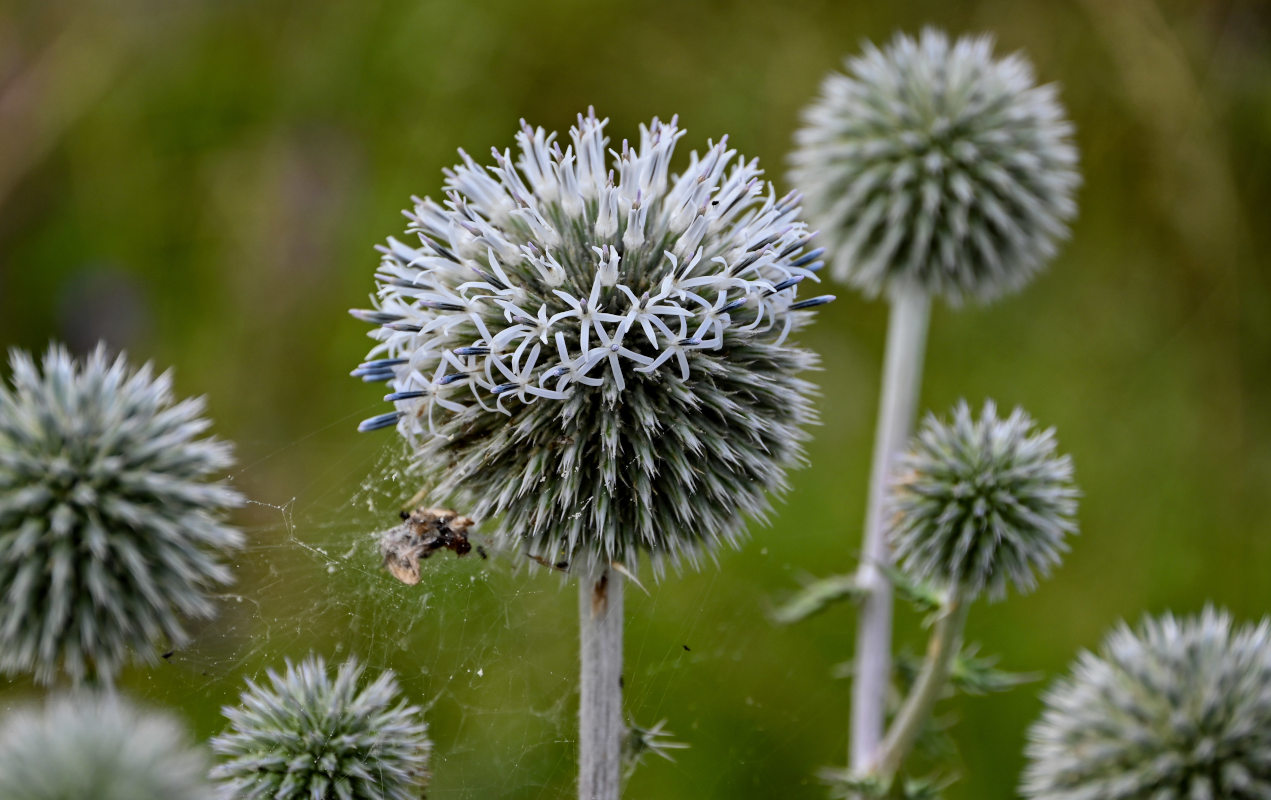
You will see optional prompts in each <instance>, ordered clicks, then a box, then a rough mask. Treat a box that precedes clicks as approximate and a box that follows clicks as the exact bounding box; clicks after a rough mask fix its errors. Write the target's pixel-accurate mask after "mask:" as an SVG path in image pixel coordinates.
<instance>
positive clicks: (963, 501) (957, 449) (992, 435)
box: [889, 401, 1078, 597]
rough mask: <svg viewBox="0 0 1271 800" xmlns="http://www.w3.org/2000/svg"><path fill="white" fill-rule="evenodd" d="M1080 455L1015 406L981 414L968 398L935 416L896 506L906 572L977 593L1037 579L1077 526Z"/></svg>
mask: <svg viewBox="0 0 1271 800" xmlns="http://www.w3.org/2000/svg"><path fill="white" fill-rule="evenodd" d="M1077 495H1078V492H1077V489H1076V487H1075V486H1074V484H1073V481H1072V460H1071V459H1070V458H1069V457H1068V456H1059V455H1056V453H1055V435H1054V431H1053V430H1046V431H1042V432H1040V433H1038V432H1035V431H1034V423H1033V420H1032V419H1031V418H1029V416H1028V415H1027V414H1025V413H1024V412H1023V411H1022V410H1020V409H1018V408H1017V409H1015V411H1014V412H1012V413H1011V415H1010V416H1009V417H1007V418H1006V419H998V416H997V407H996V406H995V405H994V404H993V402H992V401H990V402H987V403H985V404H984V409H983V411H982V412H981V413H980V416H979V418H978V419H976V418H975V417H973V416H972V415H971V410H970V408H968V407H967V404H966V403H965V402H961V403H959V404H958V405H957V407H956V408H955V409H954V411H953V420H952V421H951V422H949V423H945V422H942V421H940V420H939V419H937V418H936V417H935V416H934V415H929V416H928V417H927V418H926V419H925V420H924V421H923V424H922V427H921V429H920V430H919V431H918V433H917V435H915V436H914V438H913V440H912V441H911V442H910V447H909V451H908V452H907V453H905V454H904V455H903V456H901V458H900V463H899V469H898V471H897V475H896V479H895V483H894V484H893V485H892V490H891V497H890V500H889V502H890V504H891V508H892V511H893V512H894V516H893V518H892V522H891V537H892V544H893V546H894V548H895V553H896V558H897V560H898V561H899V562H900V563H901V564H902V565H903V567H904V569H905V571H906V572H907V573H909V574H910V575H914V576H916V577H918V578H921V579H923V580H930V581H934V582H936V583H939V584H942V585H946V586H949V585H953V584H957V585H958V586H959V587H960V588H961V589H962V591H963V592H965V593H968V594H969V595H971V596H975V595H977V594H979V593H980V592H981V591H983V590H985V589H987V590H988V591H989V593H990V595H991V596H993V597H1001V596H1002V595H1004V594H1005V593H1006V584H1007V581H1008V580H1009V581H1010V582H1011V583H1012V584H1014V585H1015V587H1016V589H1017V590H1019V591H1022V592H1023V591H1028V590H1030V589H1031V588H1032V587H1033V586H1034V585H1035V584H1036V581H1037V579H1036V575H1035V573H1041V574H1043V575H1044V574H1046V573H1047V572H1049V569H1050V567H1051V566H1053V565H1055V564H1057V563H1058V562H1059V557H1060V554H1061V553H1062V552H1064V551H1065V550H1067V544H1066V543H1065V537H1066V536H1067V535H1068V534H1071V533H1075V532H1076V529H1077V525H1076V521H1075V519H1074V515H1075V514H1076V512H1077Z"/></svg>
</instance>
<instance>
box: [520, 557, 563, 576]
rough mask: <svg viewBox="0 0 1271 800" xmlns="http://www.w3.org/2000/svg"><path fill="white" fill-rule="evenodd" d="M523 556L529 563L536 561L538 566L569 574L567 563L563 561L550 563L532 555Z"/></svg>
mask: <svg viewBox="0 0 1271 800" xmlns="http://www.w3.org/2000/svg"><path fill="white" fill-rule="evenodd" d="M525 555H526V557H527V558H529V559H530V560H531V561H537V562H538V563H539V564H542V565H543V566H545V567H548V568H550V569H555V570H560V571H561V572H569V562H568V561H566V560H564V559H561V560H560V561H557V562H555V563H552V562H551V561H550V560H548V559H546V558H543V557H542V556H536V555H534V554H533V553H526V554H525Z"/></svg>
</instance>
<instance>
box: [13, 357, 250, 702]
mask: <svg viewBox="0 0 1271 800" xmlns="http://www.w3.org/2000/svg"><path fill="white" fill-rule="evenodd" d="M9 362H10V366H11V369H12V374H11V376H10V378H9V382H8V384H6V383H4V382H3V381H0V671H3V672H5V673H7V674H13V673H18V672H33V673H34V675H35V678H36V679H37V680H39V681H41V682H43V683H49V682H51V681H52V680H53V679H54V676H55V675H56V674H57V672H58V670H59V669H60V670H63V671H65V673H66V674H67V675H69V677H70V679H71V680H72V682H75V683H78V682H80V681H82V680H84V679H85V678H86V677H87V676H89V675H90V674H91V675H92V676H94V677H95V678H96V679H98V680H100V681H103V682H105V683H109V682H110V681H111V680H112V679H113V677H114V675H115V673H116V672H117V671H118V670H119V668H120V667H121V666H122V665H123V664H124V662H125V661H126V660H127V658H128V655H129V653H130V652H131V653H132V654H133V657H134V658H138V659H140V660H143V661H147V662H153V661H155V660H156V659H155V652H154V650H155V643H156V642H157V641H159V640H166V642H167V643H169V644H173V645H180V644H182V643H184V642H185V641H186V639H187V635H186V632H185V628H184V625H183V621H182V620H183V618H187V617H188V618H206V617H211V616H212V615H213V613H214V610H215V609H214V606H213V604H212V600H211V598H210V597H209V592H210V591H211V590H213V589H215V588H216V587H218V586H220V585H222V584H225V583H228V582H229V580H230V575H229V571H228V570H227V568H226V567H225V565H224V563H223V562H222V560H221V556H222V555H224V554H225V553H226V552H227V551H230V550H232V549H234V548H237V547H239V546H241V543H242V535H241V534H240V533H239V532H238V531H236V530H234V529H233V528H230V527H228V526H227V525H225V524H224V523H223V521H222V516H223V512H224V511H225V509H227V508H230V507H233V506H237V505H239V504H240V503H241V502H242V498H241V497H240V495H239V494H238V493H237V492H235V491H233V490H232V489H230V488H228V487H227V486H225V485H223V484H221V483H218V482H215V481H212V480H209V476H212V475H217V474H219V473H221V472H223V471H224V470H225V469H226V468H227V467H228V466H229V465H230V464H231V463H232V458H231V455H230V448H229V445H228V444H226V443H224V442H220V441H217V440H215V439H212V438H200V437H201V436H202V434H203V433H204V432H205V431H206V430H207V428H208V427H209V422H208V421H207V420H206V419H204V418H203V417H202V416H201V414H202V413H203V408H204V404H203V401H202V399H189V400H181V401H177V400H175V399H174V398H173V396H172V380H171V376H170V375H169V374H166V373H165V374H163V375H159V376H157V377H156V376H154V375H153V374H152V370H151V368H150V366H149V365H146V366H144V367H142V368H141V369H139V370H134V369H133V368H131V367H130V366H129V365H128V363H127V361H126V360H125V358H124V357H123V356H119V357H118V358H115V359H113V360H112V359H110V358H108V357H107V355H106V352H105V349H104V348H101V347H99V348H98V349H97V350H96V351H95V352H94V353H93V354H92V355H90V356H89V357H88V358H87V359H86V360H84V361H77V360H75V359H73V358H72V357H71V356H70V354H69V353H67V351H66V350H65V349H63V348H61V347H52V348H50V349H49V351H48V353H47V354H46V355H45V356H44V359H43V362H42V364H41V365H40V366H36V364H35V362H34V361H33V360H32V359H31V358H30V357H29V356H28V355H26V354H24V353H22V352H19V351H16V350H14V351H11V352H10V357H9Z"/></svg>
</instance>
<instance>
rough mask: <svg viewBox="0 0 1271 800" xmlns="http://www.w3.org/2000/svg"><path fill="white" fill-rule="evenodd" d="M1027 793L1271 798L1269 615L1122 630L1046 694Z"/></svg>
mask: <svg viewBox="0 0 1271 800" xmlns="http://www.w3.org/2000/svg"><path fill="white" fill-rule="evenodd" d="M1045 700H1046V711H1045V713H1044V714H1043V715H1042V718H1041V720H1040V721H1038V722H1037V723H1036V724H1035V725H1034V726H1033V728H1032V730H1031V731H1030V734H1029V738H1030V742H1029V745H1028V757H1029V762H1030V763H1029V765H1028V768H1027V770H1026V771H1025V773H1024V781H1023V786H1022V792H1023V794H1024V796H1025V797H1029V798H1041V800H1256V799H1257V798H1266V797H1271V620H1266V619H1264V620H1263V621H1262V622H1261V623H1259V624H1258V625H1256V626H1254V625H1244V626H1240V627H1238V628H1235V629H1233V628H1232V624H1231V617H1230V616H1229V615H1228V614H1227V613H1226V612H1222V611H1215V610H1214V609H1212V608H1207V609H1205V611H1204V612H1203V613H1202V614H1201V615H1200V617H1199V618H1191V619H1182V620H1179V619H1175V618H1174V617H1173V616H1172V615H1169V614H1166V615H1165V616H1163V617H1160V618H1156V619H1151V618H1149V619H1145V620H1144V621H1143V624H1142V626H1141V627H1140V628H1139V630H1137V631H1132V630H1130V628H1129V627H1127V626H1125V625H1121V626H1119V627H1118V628H1117V629H1116V630H1114V631H1113V632H1112V633H1111V634H1109V635H1108V638H1107V639H1106V640H1105V641H1104V643H1103V647H1102V648H1100V651H1099V654H1098V655H1095V654H1094V653H1083V654H1082V655H1081V656H1080V658H1078V660H1077V663H1076V665H1075V666H1074V668H1073V672H1072V675H1071V676H1069V677H1065V678H1062V679H1061V680H1059V681H1058V682H1057V683H1056V684H1055V685H1054V687H1052V688H1051V689H1050V691H1048V692H1047V694H1046V697H1045Z"/></svg>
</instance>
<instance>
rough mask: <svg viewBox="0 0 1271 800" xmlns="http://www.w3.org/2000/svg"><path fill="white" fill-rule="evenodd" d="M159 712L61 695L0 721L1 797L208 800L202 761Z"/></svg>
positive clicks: (114, 699)
mask: <svg viewBox="0 0 1271 800" xmlns="http://www.w3.org/2000/svg"><path fill="white" fill-rule="evenodd" d="M188 742H189V740H188V737H187V736H186V734H185V731H184V730H183V729H182V727H181V726H180V725H179V724H177V723H176V722H175V721H174V720H172V719H170V718H169V717H167V716H166V715H161V714H154V713H149V712H142V711H139V710H137V709H136V708H134V707H133V706H132V705H130V704H128V703H126V702H124V701H123V700H121V699H119V698H118V697H112V696H96V695H65V696H61V697H58V698H55V699H53V700H50V701H48V702H47V703H46V704H45V706H44V707H43V708H42V709H22V710H18V711H14V712H12V713H10V714H9V715H8V716H7V717H6V718H4V719H3V720H2V721H0V797H3V798H5V800H78V798H88V797H91V798H93V800H213V798H215V797H216V796H217V795H216V794H215V792H214V790H213V787H212V785H211V784H210V783H209V782H208V781H207V779H206V775H207V759H206V757H205V756H204V754H203V753H202V752H201V751H199V750H197V749H193V748H192V747H191V746H190V745H189V743H188Z"/></svg>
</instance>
